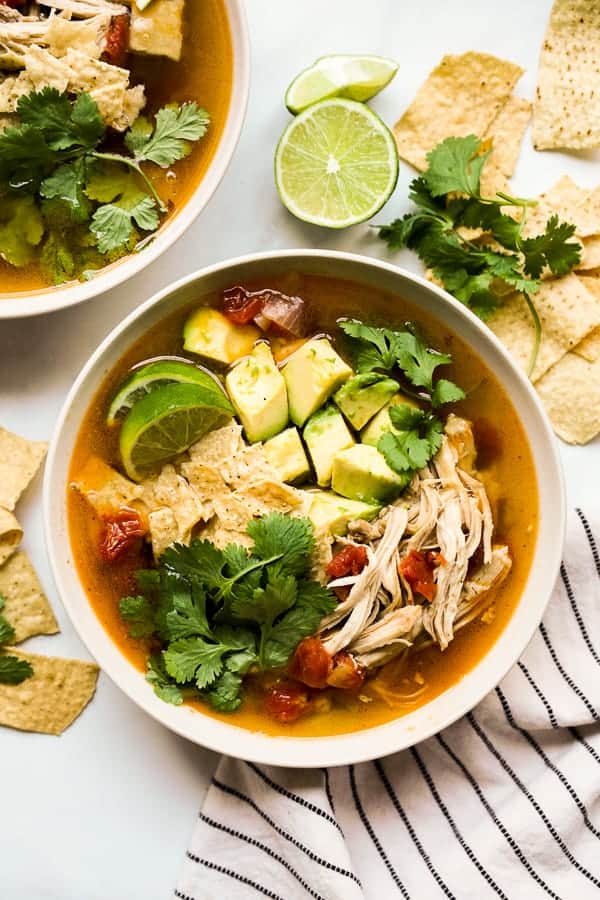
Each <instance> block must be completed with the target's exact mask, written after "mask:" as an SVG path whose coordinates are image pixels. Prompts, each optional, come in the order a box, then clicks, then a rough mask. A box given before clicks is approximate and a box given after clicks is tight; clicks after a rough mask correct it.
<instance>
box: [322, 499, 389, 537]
mask: <svg viewBox="0 0 600 900" xmlns="http://www.w3.org/2000/svg"><path fill="white" fill-rule="evenodd" d="M309 496H310V497H311V498H312V499H311V504H310V507H309V510H308V518H309V519H310V520H311V522H312V523H313V525H314V527H315V531H319V530H321V529H322V530H327V531H329V533H330V534H346V531H347V530H348V523H349V522H352V520H353V519H367V521H368V520H369V519H374V518H375V516H376V515H377V513H378V512H379V510H380V509H381V506H380V505H378V504H377V505H375V504H372V503H360V502H359V501H357V500H347V499H346V498H345V497H340V496H339V495H338V494H334V493H332V492H331V491H311V492H310V493H309Z"/></svg>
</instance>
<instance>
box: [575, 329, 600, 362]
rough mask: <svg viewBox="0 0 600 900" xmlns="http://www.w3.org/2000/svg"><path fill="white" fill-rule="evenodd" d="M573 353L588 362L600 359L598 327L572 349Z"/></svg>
mask: <svg viewBox="0 0 600 900" xmlns="http://www.w3.org/2000/svg"><path fill="white" fill-rule="evenodd" d="M573 353H576V354H577V356H581V357H582V358H583V359H587V361H588V362H596V360H597V359H600V327H598V328H594V330H593V331H590V333H589V334H588V335H586V336H585V337H584V339H583V340H582V341H579V343H578V344H577V345H576V346H575V347H573Z"/></svg>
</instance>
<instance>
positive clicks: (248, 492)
mask: <svg viewBox="0 0 600 900" xmlns="http://www.w3.org/2000/svg"><path fill="white" fill-rule="evenodd" d="M233 497H235V498H236V499H237V500H241V501H242V503H243V504H244V506H245V507H246V508H247V509H248V510H249V511H250V513H251V515H253V516H266V515H268V514H269V513H271V512H281V513H294V512H296V513H300V514H304V512H305V511H306V506H307V502H306V500H307V498H306V494H305V493H304V492H303V491H299V490H297V489H296V488H293V487H290V485H289V484H284V483H283V482H282V481H257V482H256V483H255V484H251V485H249V486H248V487H247V488H242V489H240V490H239V491H236V492H235V493H234V494H233Z"/></svg>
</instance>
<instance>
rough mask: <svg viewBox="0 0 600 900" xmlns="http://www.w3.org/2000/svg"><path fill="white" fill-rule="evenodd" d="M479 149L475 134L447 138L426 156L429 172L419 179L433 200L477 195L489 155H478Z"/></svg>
mask: <svg viewBox="0 0 600 900" xmlns="http://www.w3.org/2000/svg"><path fill="white" fill-rule="evenodd" d="M480 145H481V141H480V140H479V138H478V137H476V136H475V135H474V134H470V135H468V136H467V137H449V138H446V140H445V141H442V142H441V144H438V145H437V147H434V149H433V150H431V151H430V152H429V153H428V154H427V163H428V168H427V169H426V170H425V172H423V175H422V176H421V177H422V179H423V181H424V182H425V184H426V185H427V187H428V188H429V191H430V193H431V195H432V196H433V197H441V196H442V195H443V194H451V193H463V194H469V195H471V196H477V195H478V194H479V182H480V180H481V171H482V169H483V167H484V165H485V163H486V160H487V159H488V157H489V155H490V152H491V151H488V152H487V153H482V154H479V155H478V151H479V147H480Z"/></svg>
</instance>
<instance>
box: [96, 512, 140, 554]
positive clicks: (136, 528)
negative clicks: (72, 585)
mask: <svg viewBox="0 0 600 900" xmlns="http://www.w3.org/2000/svg"><path fill="white" fill-rule="evenodd" d="M103 518H104V525H103V528H102V538H101V540H100V556H101V557H102V559H103V560H105V562H110V563H112V562H116V561H117V560H119V559H121V558H122V557H123V556H125V554H126V553H128V552H129V550H131V548H132V547H134V546H135V544H136V543H137V541H138V540H139V538H142V537H143V536H144V535H145V534H146V528H145V527H144V524H143V522H142V520H141V518H140V516H139V514H138V513H137V512H136V511H135V510H134V509H126V508H123V509H120V510H119V511H118V512H116V513H115V514H114V515H110V516H104V517H103Z"/></svg>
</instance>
